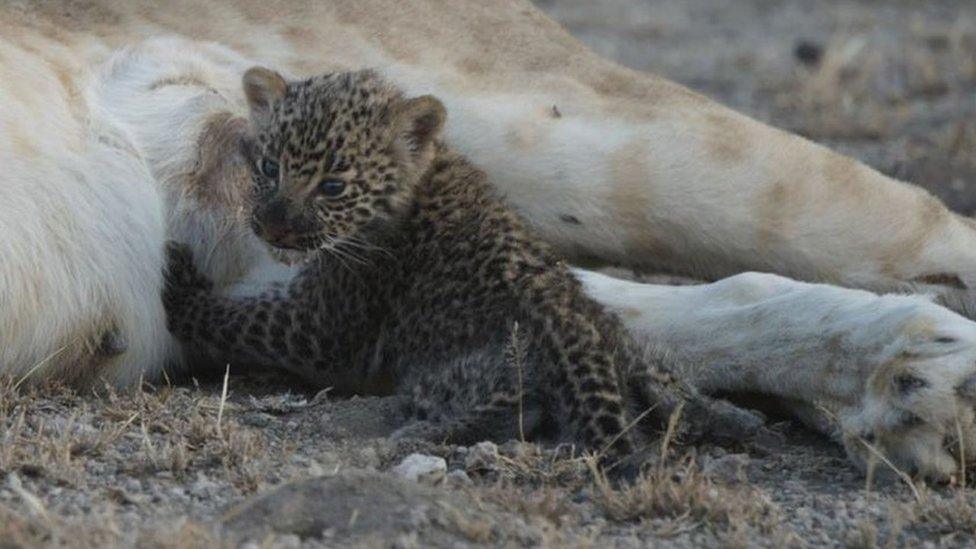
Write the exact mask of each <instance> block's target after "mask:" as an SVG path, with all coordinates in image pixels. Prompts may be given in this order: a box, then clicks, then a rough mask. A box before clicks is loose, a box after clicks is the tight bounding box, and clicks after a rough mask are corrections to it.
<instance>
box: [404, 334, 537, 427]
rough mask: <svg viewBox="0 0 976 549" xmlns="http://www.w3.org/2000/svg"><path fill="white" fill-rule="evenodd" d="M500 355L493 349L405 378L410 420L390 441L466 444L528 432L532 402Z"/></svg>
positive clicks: (531, 424) (534, 414) (532, 420)
mask: <svg viewBox="0 0 976 549" xmlns="http://www.w3.org/2000/svg"><path fill="white" fill-rule="evenodd" d="M506 355H507V353H505V352H504V351H503V349H502V347H501V346H496V347H495V348H488V349H481V350H477V351H474V352H471V353H468V354H465V355H463V356H460V357H457V358H453V359H450V360H448V361H447V362H446V363H444V364H440V365H433V366H430V365H423V366H422V369H419V371H417V372H416V373H410V374H408V376H407V378H406V379H405V380H404V382H403V383H402V387H403V389H402V391H403V392H405V393H407V394H408V396H409V397H410V404H409V406H410V410H409V412H410V414H409V415H411V416H412V417H413V419H414V421H413V422H412V423H410V424H408V425H406V426H404V427H402V428H400V429H399V430H398V431H396V432H395V433H394V434H393V437H394V438H412V439H421V440H429V441H432V442H450V443H453V444H465V445H469V444H474V443H476V442H480V441H482V440H486V439H491V440H509V439H512V438H522V437H524V435H525V433H526V432H527V431H529V432H531V431H533V430H534V428H535V426H536V424H537V422H538V419H537V418H538V416H539V414H538V411H537V408H536V406H534V405H532V404H531V402H534V399H531V397H527V395H526V391H525V390H524V387H525V385H527V383H522V381H526V380H522V379H521V377H520V372H519V371H517V366H516V365H514V364H513V363H512V362H511V361H510V360H509V359H508V358H507V356H506ZM408 370H418V368H408ZM529 408H531V409H529Z"/></svg>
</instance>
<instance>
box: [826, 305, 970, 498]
mask: <svg viewBox="0 0 976 549" xmlns="http://www.w3.org/2000/svg"><path fill="white" fill-rule="evenodd" d="M914 305H915V306H913V307H908V308H906V309H905V310H904V311H903V314H904V316H905V318H904V322H899V323H898V324H897V326H898V328H897V331H896V333H894V334H889V336H891V335H894V336H895V337H894V338H893V340H892V338H890V339H889V342H888V343H887V344H885V345H883V346H882V347H881V348H879V349H878V351H877V355H876V356H877V357H878V359H879V360H878V361H876V362H874V364H873V365H871V366H873V369H872V370H868V371H867V372H866V374H867V379H866V381H865V386H864V388H863V391H864V392H863V397H862V398H861V399H860V401H859V402H858V403H857V404H855V405H849V406H846V407H841V408H840V410H838V412H839V414H838V415H839V419H840V427H841V429H842V433H843V439H844V445H845V447H846V448H847V451H848V453H849V454H850V455H851V457H852V458H853V459H854V460H855V461H856V462H858V463H859V464H860V465H861V466H865V467H866V466H867V465H868V464H870V463H874V464H875V465H876V466H877V467H878V470H884V469H887V468H888V466H889V463H890V465H893V466H894V467H896V468H898V469H899V470H900V471H903V472H905V473H908V474H910V475H913V476H920V477H924V478H928V479H932V480H948V479H950V478H952V477H953V476H954V475H955V474H956V473H957V472H959V471H960V467H961V466H962V462H963V461H965V462H970V463H972V462H974V461H976V425H974V413H973V410H974V404H976V323H973V322H971V321H969V320H967V319H965V318H963V317H961V316H959V315H956V314H955V313H952V312H950V311H948V310H946V309H943V308H941V307H938V306H935V305H931V306H928V305H930V304H927V303H921V304H918V303H916V304H914ZM879 343H883V342H880V341H879ZM886 461H887V462H889V463H885V462H886Z"/></svg>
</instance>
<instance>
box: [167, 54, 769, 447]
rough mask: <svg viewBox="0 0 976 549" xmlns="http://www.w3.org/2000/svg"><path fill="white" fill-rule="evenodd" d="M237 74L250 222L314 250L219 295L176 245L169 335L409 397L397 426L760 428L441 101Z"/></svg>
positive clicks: (388, 88) (433, 434)
mask: <svg viewBox="0 0 976 549" xmlns="http://www.w3.org/2000/svg"><path fill="white" fill-rule="evenodd" d="M243 83H244V91H245V95H246V97H247V100H248V104H249V107H250V119H251V123H252V130H253V139H254V143H253V144H252V147H251V149H252V150H253V151H254V158H253V169H252V173H253V180H254V183H255V188H256V191H255V193H256V198H255V200H256V207H255V208H254V212H253V227H254V230H255V232H256V233H257V234H258V235H259V236H260V237H261V238H262V239H263V240H265V241H266V242H267V243H268V244H270V245H271V246H273V247H276V248H279V249H296V250H304V251H307V252H310V253H311V254H312V259H310V260H309V261H308V262H307V263H306V264H305V266H304V267H303V268H302V270H301V271H300V273H299V274H297V275H296V276H295V278H294V279H293V280H292V281H291V282H290V284H289V285H287V286H285V287H275V288H269V289H268V290H267V291H266V292H265V293H264V294H262V295H258V296H254V297H245V298H239V297H227V296H223V295H218V294H216V293H215V292H214V291H213V289H212V285H211V283H210V282H209V281H208V280H206V279H205V278H203V276H202V275H201V274H199V272H198V271H197V270H196V269H195V267H194V264H193V260H192V257H191V255H190V254H189V252H188V251H187V250H186V248H185V247H180V246H171V249H170V268H169V274H168V284H167V289H166V292H165V295H164V301H165V304H166V307H167V311H168V314H169V319H170V329H171V331H172V332H173V333H174V334H175V335H176V336H177V337H178V338H179V339H181V340H183V341H185V342H187V343H191V344H193V345H194V346H197V347H201V348H207V349H209V350H210V351H211V352H213V353H215V354H216V355H219V356H221V357H223V358H225V359H226V358H234V359H238V360H243V361H247V362H250V363H258V364H264V365H268V366H277V367H282V368H285V369H287V370H290V371H292V372H295V373H297V374H299V375H301V376H304V377H305V378H307V379H309V380H310V381H312V382H313V383H316V384H319V385H330V386H334V387H336V388H337V389H342V390H345V391H351V392H370V393H381V392H389V391H390V390H393V391H396V392H401V393H404V394H406V395H409V396H410V397H411V398H410V401H411V402H412V406H411V411H412V414H413V418H414V420H415V421H414V422H413V423H411V424H409V425H407V426H406V427H404V428H403V429H401V431H400V432H399V433H398V434H399V436H404V437H422V438H426V439H436V440H439V441H450V442H454V443H472V442H476V441H479V440H483V439H486V438H494V439H500V440H506V439H508V438H512V437H516V436H519V435H520V434H523V435H525V436H527V437H534V438H536V439H541V440H551V441H559V442H573V443H577V444H580V445H582V446H583V447H585V448H588V449H591V450H593V451H596V452H601V453H602V455H603V456H604V457H605V458H609V459H616V458H619V457H623V456H624V455H626V454H629V453H631V452H632V451H633V450H634V449H635V443H639V442H641V441H643V440H646V439H647V437H648V436H651V435H653V433H654V430H656V429H657V428H658V427H659V426H660V425H661V422H662V420H663V419H666V418H667V417H669V415H670V414H671V413H672V412H673V411H674V410H675V409H676V407H678V406H679V405H681V406H683V417H684V418H685V422H684V423H685V424H686V425H691V426H698V427H699V428H701V430H705V429H711V430H715V429H718V430H725V431H727V432H726V434H727V435H733V436H735V435H737V434H738V433H737V432H735V431H736V430H737V429H738V428H739V427H741V426H742V425H747V426H749V427H748V428H752V427H755V420H754V419H753V417H752V416H750V415H749V414H747V413H745V412H742V411H739V410H738V409H735V408H733V407H731V405H728V404H721V403H718V402H716V401H711V400H708V399H706V398H704V397H702V396H700V395H698V394H697V393H695V391H694V390H692V389H691V388H690V387H689V386H688V385H686V384H684V383H682V382H681V381H680V380H678V379H676V378H675V377H674V376H673V375H672V374H671V370H670V368H669V367H668V364H667V360H666V359H664V358H662V356H660V355H655V354H653V353H650V352H647V351H646V350H644V349H641V348H640V347H639V346H638V345H637V344H635V342H634V341H632V340H631V338H630V337H629V336H628V334H627V333H626V332H625V330H624V329H623V327H622V325H621V323H620V322H619V321H618V319H616V318H615V317H614V316H612V315H611V314H609V313H607V312H605V311H604V310H602V309H601V307H600V306H599V305H598V304H597V303H596V302H594V301H593V300H591V299H589V298H588V297H587V296H586V295H585V294H584V293H583V291H582V288H581V286H580V284H579V283H578V282H577V281H576V280H575V279H574V277H573V276H572V274H571V273H570V272H569V270H568V268H567V266H566V265H565V264H564V263H563V262H562V261H560V259H558V258H557V257H556V256H555V255H554V254H553V252H552V251H551V250H550V248H549V247H548V246H547V245H545V244H544V243H542V242H541V241H540V240H539V239H538V238H536V237H535V236H534V235H532V233H531V231H530V230H529V229H528V228H527V227H526V226H525V225H524V223H523V222H522V220H521V219H520V218H519V217H518V216H517V215H516V214H515V213H514V212H513V211H512V210H511V209H509V208H508V207H507V206H506V205H505V202H504V201H503V199H502V198H501V197H500V196H498V194H497V192H496V191H495V189H494V188H493V187H492V185H491V184H490V183H489V182H488V180H487V178H486V176H485V174H484V173H483V172H482V171H481V170H479V169H478V168H476V167H475V166H474V165H472V164H471V163H470V162H469V161H468V160H467V159H465V157H464V156H462V155H460V154H458V153H457V152H455V151H453V150H452V149H450V148H449V147H448V146H446V145H445V144H444V143H443V142H442V140H441V139H440V134H441V130H442V127H443V125H444V121H445V117H446V112H445V109H444V107H443V105H442V104H441V102H440V101H438V100H437V99H436V98H434V97H431V96H423V97H416V98H408V97H405V96H404V94H403V93H402V92H401V91H399V90H398V89H397V88H395V87H394V86H392V85H391V84H389V83H387V82H386V81H384V80H383V79H382V78H381V77H379V76H378V75H377V74H376V73H374V72H372V71H359V72H345V73H335V74H327V75H324V76H318V77H315V78H311V79H309V80H304V81H295V82H288V81H286V80H284V79H283V78H282V77H281V76H280V75H278V74H277V73H275V72H273V71H270V70H267V69H263V68H254V69H251V70H249V71H248V72H247V73H246V74H245V76H244V80H243ZM516 327H517V329H516ZM513 334H514V335H513ZM743 418H745V420H743ZM743 421H745V422H744V423H743Z"/></svg>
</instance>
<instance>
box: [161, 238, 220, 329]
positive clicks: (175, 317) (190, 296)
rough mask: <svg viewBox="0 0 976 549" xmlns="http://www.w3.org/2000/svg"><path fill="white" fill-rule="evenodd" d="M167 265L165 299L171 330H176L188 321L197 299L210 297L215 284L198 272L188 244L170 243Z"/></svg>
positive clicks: (168, 244)
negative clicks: (179, 324) (187, 318)
mask: <svg viewBox="0 0 976 549" xmlns="http://www.w3.org/2000/svg"><path fill="white" fill-rule="evenodd" d="M166 263H167V264H166V272H165V284H164V286H163V295H162V299H163V305H164V306H165V308H166V315H167V318H168V325H169V328H170V330H174V329H175V328H177V323H178V321H179V320H180V319H183V318H186V317H187V315H188V312H189V310H190V309H191V308H192V307H193V304H194V301H195V299H196V297H198V296H199V295H200V294H205V293H209V292H210V291H211V289H212V288H213V283H212V282H211V281H210V280H209V279H207V277H205V276H204V275H202V274H201V273H200V272H199V271H198V270H197V268H196V265H195V264H194V263H193V252H192V251H191V250H190V247H189V246H187V245H186V244H182V243H178V242H172V241H170V242H168V243H167V244H166Z"/></svg>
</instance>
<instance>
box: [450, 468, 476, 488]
mask: <svg viewBox="0 0 976 549" xmlns="http://www.w3.org/2000/svg"><path fill="white" fill-rule="evenodd" d="M472 484H473V482H472V481H471V477H469V476H468V474H467V473H465V472H464V471H462V470H460V469H458V470H455V471H451V472H450V473H448V474H447V485H448V486H450V487H452V488H461V487H464V486H471V485H472Z"/></svg>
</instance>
